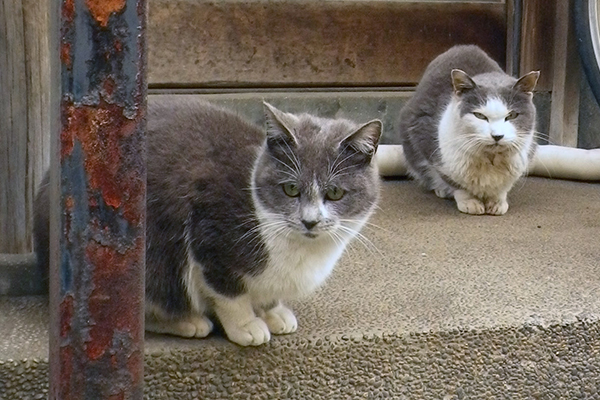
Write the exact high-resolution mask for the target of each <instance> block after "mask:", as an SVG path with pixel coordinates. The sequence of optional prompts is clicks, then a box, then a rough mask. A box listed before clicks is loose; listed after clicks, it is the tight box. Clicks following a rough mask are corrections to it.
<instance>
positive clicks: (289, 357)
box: [0, 178, 600, 400]
mask: <svg viewBox="0 0 600 400" xmlns="http://www.w3.org/2000/svg"><path fill="white" fill-rule="evenodd" d="M509 203H510V209H509V211H508V213H507V214H506V215H504V216H501V217H492V216H469V215H463V214H460V213H459V212H458V210H457V209H456V207H455V205H454V203H453V202H451V201H445V200H440V199H438V198H436V197H435V196H434V195H433V194H430V193H426V192H424V191H422V190H420V189H419V188H417V186H416V185H415V183H414V182H411V181H405V180H390V181H386V182H385V183H384V185H383V190H382V201H381V207H380V209H379V210H378V211H377V213H376V214H375V215H374V217H373V218H372V220H371V223H372V225H369V228H367V229H365V230H364V231H363V233H364V235H365V239H364V240H363V242H364V243H362V244H361V243H360V241H356V242H355V243H354V245H353V246H352V248H351V249H350V250H349V251H348V253H347V254H346V256H344V258H343V259H342V260H341V261H340V263H339V264H338V266H337V267H336V270H335V271H334V273H333V275H332V277H331V279H330V280H329V281H328V283H327V284H326V285H325V286H324V287H323V288H322V289H321V290H319V292H318V293H316V295H315V296H314V297H312V298H310V299H307V300H305V301H301V302H297V303H296V304H292V305H291V306H292V308H293V309H294V310H295V312H296V316H297V318H298V322H299V330H298V332H297V333H295V334H292V335H288V336H280V337H274V338H273V339H272V341H271V342H270V343H269V344H267V345H265V346H261V347H258V348H241V347H238V346H236V345H234V344H231V343H229V342H227V341H226V340H225V339H223V338H222V337H219V335H213V337H211V338H209V339H204V340H183V339H177V338H173V337H167V336H159V335H151V334H149V335H148V336H147V341H146V348H147V354H148V356H147V361H146V398H147V399H221V398H228V399H277V398H295V399H375V398H378V399H392V398H393V399H440V400H455V399H581V398H588V399H597V398H600V318H598V317H599V315H600V296H599V294H600V240H599V238H598V237H599V235H600V185H598V184H588V183H581V182H568V181H553V180H547V179H541V178H526V179H524V180H523V181H521V182H519V183H518V184H517V185H516V187H515V188H514V189H513V191H512V192H511V194H510V195H509ZM47 320H48V319H47V307H46V306H45V301H44V300H41V299H40V298H32V297H29V298H5V299H3V300H0V399H34V398H44V396H45V394H44V393H45V392H44V391H45V390H47V342H48V341H47V337H46V329H47ZM36 396H37V397H36Z"/></svg>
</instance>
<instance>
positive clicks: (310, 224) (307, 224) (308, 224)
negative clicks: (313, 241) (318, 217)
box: [302, 219, 319, 231]
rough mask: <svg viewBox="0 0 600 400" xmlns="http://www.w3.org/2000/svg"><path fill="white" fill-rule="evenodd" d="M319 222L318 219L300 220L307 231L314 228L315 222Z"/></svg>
mask: <svg viewBox="0 0 600 400" xmlns="http://www.w3.org/2000/svg"><path fill="white" fill-rule="evenodd" d="M318 223H319V221H307V220H305V219H303V220H302V224H303V225H304V226H305V227H306V229H308V230H309V231H310V230H311V229H312V228H314V227H315V226H316V225H317V224H318Z"/></svg>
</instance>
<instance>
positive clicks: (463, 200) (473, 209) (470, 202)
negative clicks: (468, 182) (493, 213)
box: [454, 189, 485, 215]
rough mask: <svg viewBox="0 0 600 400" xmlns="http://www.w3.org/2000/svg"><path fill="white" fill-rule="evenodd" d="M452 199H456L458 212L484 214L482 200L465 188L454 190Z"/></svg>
mask: <svg viewBox="0 0 600 400" xmlns="http://www.w3.org/2000/svg"><path fill="white" fill-rule="evenodd" d="M454 200H456V206H457V207H458V210H459V211H460V212H463V213H465V214H473V215H482V214H485V205H484V204H483V202H482V201H481V200H479V199H478V198H477V197H475V196H473V195H472V194H471V193H469V192H467V191H466V190H462V189H457V190H455V191H454Z"/></svg>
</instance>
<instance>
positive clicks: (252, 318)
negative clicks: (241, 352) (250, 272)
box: [213, 295, 271, 346]
mask: <svg viewBox="0 0 600 400" xmlns="http://www.w3.org/2000/svg"><path fill="white" fill-rule="evenodd" d="M213 300H214V310H215V313H216V314H217V317H218V318H219V321H221V325H223V329H225V334H227V337H228V338H229V340H231V341H232V342H234V343H237V344H239V345H240V346H259V345H261V344H263V343H266V342H268V341H269V340H271V334H270V332H269V327H268V326H267V324H266V323H265V321H263V320H262V319H261V318H259V317H257V316H256V314H254V309H253V308H252V303H251V301H250V296H248V295H241V296H237V297H234V298H228V297H225V296H216V297H215V298H213Z"/></svg>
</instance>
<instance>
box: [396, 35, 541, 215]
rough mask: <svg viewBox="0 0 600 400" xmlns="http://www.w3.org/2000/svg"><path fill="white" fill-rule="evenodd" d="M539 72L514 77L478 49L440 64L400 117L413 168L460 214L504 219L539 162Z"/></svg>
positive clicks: (459, 50) (458, 52)
mask: <svg viewBox="0 0 600 400" xmlns="http://www.w3.org/2000/svg"><path fill="white" fill-rule="evenodd" d="M538 78H539V72H537V71H533V72H530V73H528V74H526V75H524V76H523V77H521V78H520V79H518V80H517V79H515V78H512V77H511V76H509V75H507V74H506V73H504V71H502V69H501V68H500V66H499V65H498V64H497V63H496V62H495V61H494V60H492V59H491V58H490V57H489V56H488V55H487V54H486V53H485V52H484V51H483V50H481V49H480V48H479V47H477V46H455V47H453V48H451V49H450V50H448V51H446V52H445V53H443V54H441V55H440V56H438V57H437V58H436V59H434V60H433V61H432V62H431V64H429V66H428V67H427V69H426V70H425V73H424V75H423V78H422V80H421V82H420V83H419V85H418V86H417V89H416V92H415V94H414V96H413V97H412V98H411V99H410V101H409V102H408V103H407V105H406V106H405V107H404V108H403V109H402V111H401V113H400V122H399V135H400V140H401V143H402V145H403V148H404V153H405V155H406V160H407V164H408V170H409V173H410V175H412V176H413V177H414V178H415V179H416V180H417V181H419V182H420V183H421V184H422V185H424V186H425V187H426V188H427V189H429V190H433V191H435V194H436V195H437V196H438V197H442V198H454V199H455V201H456V205H457V207H458V209H459V210H460V211H461V212H464V213H467V214H492V215H503V214H505V213H506V211H508V202H507V194H508V192H509V191H510V189H511V188H512V186H513V185H514V184H515V182H516V181H517V180H518V179H519V177H521V176H522V175H524V174H525V173H526V171H527V167H528V164H529V161H530V159H531V158H532V157H533V155H534V152H535V149H536V143H535V138H534V133H535V121H536V110H535V106H534V104H533V94H532V92H533V90H534V88H535V85H536V83H537V80H538Z"/></svg>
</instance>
